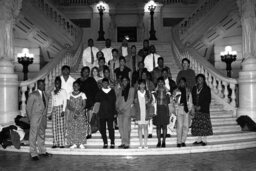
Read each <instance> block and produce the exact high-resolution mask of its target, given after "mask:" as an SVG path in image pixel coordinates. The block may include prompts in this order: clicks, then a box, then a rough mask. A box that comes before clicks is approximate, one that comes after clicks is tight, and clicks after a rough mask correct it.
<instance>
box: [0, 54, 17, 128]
mask: <svg viewBox="0 0 256 171" xmlns="http://www.w3.org/2000/svg"><path fill="white" fill-rule="evenodd" d="M19 113H20V112H19V110H18V76H17V74H14V69H13V64H12V62H10V61H9V60H8V59H5V58H1V59H0V125H8V124H10V123H12V122H14V118H15V117H16V116H17V115H18V114H19Z"/></svg>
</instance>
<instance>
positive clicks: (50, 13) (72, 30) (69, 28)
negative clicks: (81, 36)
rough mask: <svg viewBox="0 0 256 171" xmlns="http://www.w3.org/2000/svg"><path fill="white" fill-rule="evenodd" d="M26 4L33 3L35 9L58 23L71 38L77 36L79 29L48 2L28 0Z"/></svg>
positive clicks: (44, 0)
mask: <svg viewBox="0 0 256 171" xmlns="http://www.w3.org/2000/svg"><path fill="white" fill-rule="evenodd" d="M25 2H26V3H32V4H33V5H34V6H35V7H38V9H40V10H41V11H42V13H44V14H45V15H46V16H47V17H48V18H49V19H50V20H52V21H53V22H54V23H56V24H57V25H58V26H59V27H60V29H63V30H65V31H66V32H67V34H68V35H70V36H71V37H75V36H76V35H77V34H76V33H77V31H78V29H79V28H78V27H77V26H76V25H75V24H74V23H73V22H72V21H71V20H69V18H67V17H66V16H65V15H64V14H63V13H62V12H60V11H59V10H58V9H57V8H56V7H55V6H54V5H53V4H52V3H51V2H49V1H48V0H26V1H25Z"/></svg>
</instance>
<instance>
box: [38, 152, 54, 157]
mask: <svg viewBox="0 0 256 171" xmlns="http://www.w3.org/2000/svg"><path fill="white" fill-rule="evenodd" d="M39 156H40V157H52V154H51V153H47V152H46V153H44V154H39Z"/></svg>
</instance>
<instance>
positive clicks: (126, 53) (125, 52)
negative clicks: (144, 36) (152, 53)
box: [121, 46, 128, 57]
mask: <svg viewBox="0 0 256 171" xmlns="http://www.w3.org/2000/svg"><path fill="white" fill-rule="evenodd" d="M121 50H122V56H124V57H126V56H128V47H124V46H122V48H121Z"/></svg>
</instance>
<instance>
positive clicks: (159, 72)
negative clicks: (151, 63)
mask: <svg viewBox="0 0 256 171" xmlns="http://www.w3.org/2000/svg"><path fill="white" fill-rule="evenodd" d="M157 64H158V66H157V67H155V68H154V71H153V83H154V84H155V85H156V84H157V79H158V78H159V77H161V76H162V70H163V69H166V70H167V72H168V78H172V74H171V71H170V68H169V67H168V66H165V65H164V58H163V57H159V58H158V59H157Z"/></svg>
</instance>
